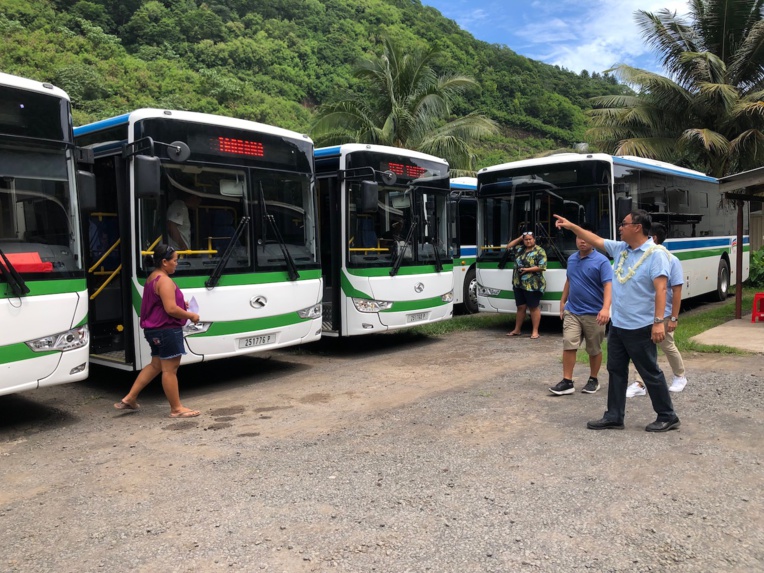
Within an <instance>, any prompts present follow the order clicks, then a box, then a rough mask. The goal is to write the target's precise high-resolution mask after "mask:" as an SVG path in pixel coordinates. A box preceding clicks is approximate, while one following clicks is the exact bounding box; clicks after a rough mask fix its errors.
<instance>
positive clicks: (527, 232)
mask: <svg viewBox="0 0 764 573" xmlns="http://www.w3.org/2000/svg"><path fill="white" fill-rule="evenodd" d="M526 235H529V236H531V237H532V236H533V231H525V232H523V237H525V236H526Z"/></svg>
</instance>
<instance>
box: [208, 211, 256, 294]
mask: <svg viewBox="0 0 764 573" xmlns="http://www.w3.org/2000/svg"><path fill="white" fill-rule="evenodd" d="M247 225H249V217H242V218H241V221H239V226H238V227H236V230H235V231H234V232H233V236H232V237H231V240H230V241H229V242H228V246H226V248H225V251H223V256H222V257H220V260H219V261H218V264H217V265H215V268H214V269H213V271H212V273H211V274H210V278H208V279H207V280H206V281H205V282H204V286H206V287H207V288H208V289H213V288H215V287H216V286H217V284H218V282H219V281H220V277H221V276H223V270H224V269H225V266H226V265H227V264H228V259H230V258H231V255H232V254H233V249H234V247H235V245H236V244H237V243H238V242H239V237H241V234H242V233H243V232H244V228H245V227H246V226H247Z"/></svg>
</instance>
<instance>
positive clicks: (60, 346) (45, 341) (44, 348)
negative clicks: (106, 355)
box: [26, 325, 90, 352]
mask: <svg viewBox="0 0 764 573" xmlns="http://www.w3.org/2000/svg"><path fill="white" fill-rule="evenodd" d="M88 340H90V331H89V330H88V327H87V325H83V326H78V327H77V328H72V329H71V330H67V331H66V332H59V333H58V334H51V335H50V336H44V337H42V338H37V339H35V340H28V341H27V343H26V345H27V346H28V347H29V348H30V349H31V350H32V351H34V352H51V351H53V350H60V351H61V352H66V351H67V350H74V349H75V348H82V347H83V346H86V345H87V343H88Z"/></svg>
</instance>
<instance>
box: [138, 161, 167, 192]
mask: <svg viewBox="0 0 764 573" xmlns="http://www.w3.org/2000/svg"><path fill="white" fill-rule="evenodd" d="M133 161H134V162H135V164H134V170H133V174H134V176H135V196H136V197H137V198H139V199H149V198H157V197H159V194H160V190H159V180H160V174H161V171H160V165H161V161H160V159H159V158H158V157H149V156H148V155H136V156H135V157H133Z"/></svg>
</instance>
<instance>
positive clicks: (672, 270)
mask: <svg viewBox="0 0 764 573" xmlns="http://www.w3.org/2000/svg"><path fill="white" fill-rule="evenodd" d="M650 232H651V233H652V234H653V242H654V243H655V244H656V245H662V244H663V241H665V240H666V227H664V226H663V225H661V224H660V223H654V224H653V228H652V230H651V231H650ZM669 265H670V267H669V277H668V289H667V290H666V311H665V312H664V314H663V316H664V322H665V325H666V338H664V339H663V342H661V343H660V344H659V346H660V347H661V350H663V354H665V355H666V358H667V359H668V363H669V366H671V371H672V372H673V374H674V380H673V381H672V383H671V386H669V392H681V391H682V390H684V387H685V386H686V385H687V378H686V377H685V375H684V360H682V355H681V354H680V352H679V349H678V348H677V347H676V344H675V343H674V331H675V330H676V327H677V324H678V322H679V309H680V308H681V306H682V285H683V284H684V273H683V272H682V263H680V262H679V259H678V258H676V256H675V255H673V254H672V253H669ZM646 393H647V391H646V390H645V385H644V384H643V383H642V378H641V377H640V376H639V372H637V380H636V382H634V383H633V384H630V385H629V387H628V388H627V389H626V397H627V398H633V397H634V396H644V395H645V394H646Z"/></svg>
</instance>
